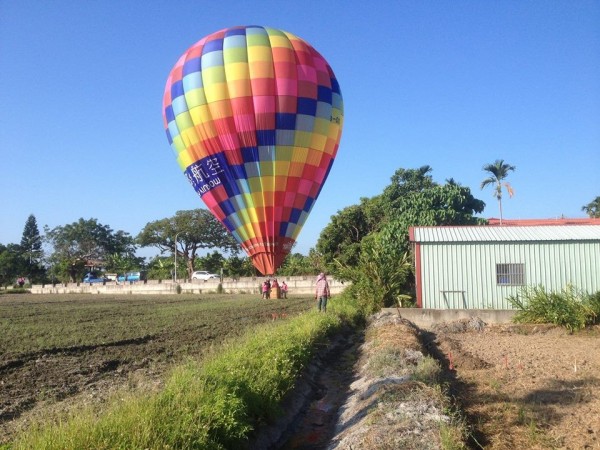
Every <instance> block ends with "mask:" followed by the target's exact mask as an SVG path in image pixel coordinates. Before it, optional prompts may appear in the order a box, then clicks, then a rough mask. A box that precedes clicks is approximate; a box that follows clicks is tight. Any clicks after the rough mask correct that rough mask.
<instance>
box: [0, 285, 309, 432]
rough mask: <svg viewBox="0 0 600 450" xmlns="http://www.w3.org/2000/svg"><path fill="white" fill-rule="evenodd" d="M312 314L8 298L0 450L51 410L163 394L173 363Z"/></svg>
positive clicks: (219, 301) (1, 356)
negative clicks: (123, 393) (135, 392)
mask: <svg viewBox="0 0 600 450" xmlns="http://www.w3.org/2000/svg"><path fill="white" fill-rule="evenodd" d="M313 306H314V305H313V301H312V300H311V299H307V298H299V297H298V298H294V297H292V298H290V299H286V300H260V299H258V297H254V296H250V295H245V296H241V295H239V296H226V295H212V296H211V295H207V296H205V298H198V296H192V295H179V296H174V295H173V296H146V295H140V296H103V295H78V294H70V295H61V296H49V295H44V296H42V295H28V294H20V295H1V296H0V330H1V331H0V444H2V443H6V442H8V441H9V440H10V438H11V436H13V435H14V433H15V432H17V431H18V430H20V429H26V428H27V427H28V426H29V424H30V423H31V421H32V420H35V419H36V418H39V417H45V416H46V415H47V413H48V412H59V413H60V412H62V411H66V410H68V408H70V407H71V406H72V405H75V404H77V405H86V404H87V405H94V406H98V405H100V406H101V405H102V403H103V402H105V401H106V399H107V398H108V397H109V396H110V395H111V394H113V393H114V392H115V391H116V390H117V389H159V388H160V386H161V385H162V382H163V380H164V378H165V375H166V374H167V372H168V370H169V368H170V367H171V366H172V365H173V364H177V363H181V362H182V361H184V360H185V359H186V358H188V357H198V356H201V355H202V354H203V353H204V352H206V351H210V350H211V348H212V346H213V345H214V344H218V343H220V342H223V341H224V340H226V339H228V338H233V337H235V336H238V335H240V334H242V333H243V332H244V330H245V329H246V328H248V327H250V326H253V325H256V324H258V323H263V322H269V321H273V320H281V319H283V318H285V317H291V316H293V315H294V314H299V313H300V312H303V311H306V310H308V309H309V308H311V307H313Z"/></svg>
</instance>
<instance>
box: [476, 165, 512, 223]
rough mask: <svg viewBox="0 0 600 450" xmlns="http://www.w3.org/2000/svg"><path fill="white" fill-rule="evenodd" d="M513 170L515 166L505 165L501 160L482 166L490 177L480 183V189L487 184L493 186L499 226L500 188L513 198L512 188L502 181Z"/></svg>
mask: <svg viewBox="0 0 600 450" xmlns="http://www.w3.org/2000/svg"><path fill="white" fill-rule="evenodd" d="M515 169H516V167H515V166H511V165H510V164H506V163H505V162H504V160H503V159H497V160H496V161H495V162H494V163H493V164H486V165H485V166H483V170H484V171H486V172H488V173H489V174H490V176H489V177H488V178H486V179H485V180H483V181H482V182H481V189H483V188H484V187H486V186H487V185H488V184H491V185H492V186H494V197H496V198H497V199H498V206H499V208H500V225H502V186H504V187H505V188H506V191H507V192H508V196H509V197H512V196H513V189H512V186H511V185H510V184H509V183H507V182H504V183H503V182H502V181H503V180H504V179H505V178H506V177H507V176H508V172H511V171H514V170H515Z"/></svg>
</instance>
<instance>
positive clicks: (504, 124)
mask: <svg viewBox="0 0 600 450" xmlns="http://www.w3.org/2000/svg"><path fill="white" fill-rule="evenodd" d="M235 25H266V26H271V27H275V28H280V29H283V30H286V31H289V32H291V33H293V34H295V35H297V36H299V37H301V38H303V39H305V40H306V41H308V42H309V43H310V44H312V45H313V46H314V47H315V48H316V49H317V50H318V51H319V52H320V53H321V54H322V55H323V56H324V57H325V58H326V59H327V60H328V62H329V63H330V65H331V66H332V68H333V70H334V71H335V73H336V76H337V78H338V80H339V82H340V86H341V89H342V94H343V96H344V107H345V124H344V131H343V135H342V141H341V145H340V149H339V152H338V155H337V158H336V161H335V163H334V165H333V168H332V170H331V173H330V176H329V178H328V180H327V182H326V185H325V187H324V188H323V190H322V192H321V196H320V197H319V199H318V201H317V203H316V205H315V207H314V208H313V211H312V213H311V216H310V217H309V219H308V221H307V222H306V224H305V226H304V228H303V230H302V232H301V233H300V236H299V239H298V244H297V247H296V249H295V251H300V252H302V253H306V252H308V250H309V249H310V248H311V247H314V245H315V243H316V241H317V239H318V236H319V233H320V231H321V230H322V229H323V227H325V226H326V225H327V223H328V222H329V220H330V217H331V215H333V214H335V213H336V212H337V211H339V210H341V209H343V208H344V207H346V206H349V205H352V204H356V203H358V201H359V199H360V198H361V197H371V196H373V195H377V194H379V193H380V192H381V191H382V190H383V188H384V187H385V186H386V185H387V184H388V183H389V180H390V177H391V176H392V174H393V173H394V171H395V170H396V169H398V168H401V167H402V168H417V167H420V166H422V165H425V164H428V165H430V166H431V167H432V168H433V173H432V174H433V177H434V179H435V180H436V181H438V182H444V180H445V179H447V178H450V177H452V178H454V179H455V180H456V181H458V182H460V183H461V184H463V185H465V186H468V187H470V188H471V190H472V192H473V194H474V195H475V196H476V197H477V198H480V199H482V200H484V201H485V202H486V205H487V206H486V209H485V211H484V213H483V216H484V217H498V206H497V203H496V201H495V200H494V198H493V197H492V191H491V189H486V190H484V191H481V190H480V189H479V185H480V183H481V181H482V180H483V179H484V178H485V177H486V174H485V173H484V172H483V171H482V166H483V165H484V164H486V163H491V162H493V161H494V160H496V159H504V160H505V161H506V162H507V163H509V164H513V165H515V166H516V167H517V170H516V171H515V172H514V173H511V174H510V176H509V181H510V182H511V184H512V186H513V188H514V190H515V196H514V197H513V198H512V199H508V198H507V199H506V200H505V201H504V202H503V209H504V217H505V218H554V217H560V216H562V215H564V216H566V217H585V215H584V213H583V212H582V211H581V207H582V206H583V205H585V204H587V203H589V202H590V201H592V200H593V199H594V198H595V197H596V196H598V195H600V176H599V175H598V173H599V169H600V2H598V1H546V0H544V1H527V2H522V1H461V0H458V1H378V2H364V1H354V0H352V1H323V0H321V1H316V0H315V1H313V0H304V1H302V2H282V1H258V0H257V1H254V2H248V1H242V0H239V1H234V0H220V1H185V2H184V1H152V0H150V1H79V0H73V1H66V0H56V1H51V2H43V1H32V0H0V67H1V68H2V70H0V86H1V87H2V88H1V90H0V105H2V107H1V108H0V157H1V158H0V161H1V164H2V170H1V173H0V194H1V195H0V211H1V213H0V243H2V244H8V243H18V242H19V241H20V239H21V235H22V232H23V227H24V225H25V222H26V220H27V217H28V216H29V215H30V214H34V215H35V216H36V219H37V221H38V226H39V227H40V231H42V229H43V227H44V225H48V226H49V227H50V228H53V227H55V226H59V225H66V224H68V223H72V222H75V221H77V220H79V218H84V219H89V218H96V219H98V221H99V222H100V223H102V224H104V225H109V226H110V227H111V228H112V229H113V230H115V231H116V230H124V231H127V232H129V233H130V234H132V235H133V236H135V235H137V234H138V233H139V232H140V230H141V229H142V228H143V227H144V226H145V225H146V224H147V223H148V222H151V221H154V220H158V219H162V218H165V217H171V216H173V215H174V214H175V212H176V211H178V210H186V209H194V208H198V207H203V204H202V202H201V201H200V200H199V198H198V197H197V195H196V194H195V193H194V192H193V190H192V188H191V187H190V186H189V184H188V182H187V181H186V179H185V177H184V176H183V174H182V173H181V172H180V170H179V167H178V165H177V163H176V162H175V158H174V157H173V154H172V151H171V149H170V147H169V145H168V143H167V139H166V136H165V133H164V130H163V127H162V116H161V114H162V111H161V106H162V105H161V102H162V94H163V89H164V85H165V82H166V78H167V76H168V74H169V71H170V69H171V67H172V66H173V65H174V64H175V62H176V60H177V59H178V58H179V56H180V55H181V54H182V53H183V52H184V51H185V50H186V49H187V48H188V47H189V46H190V45H192V44H193V43H195V42H196V41H198V40H199V39H200V38H202V37H203V36H205V35H207V34H210V33H212V32H214V31H217V30H219V29H222V28H226V27H230V26H235ZM140 254H141V255H143V256H145V255H146V254H147V251H142V252H140Z"/></svg>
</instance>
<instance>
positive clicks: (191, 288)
mask: <svg viewBox="0 0 600 450" xmlns="http://www.w3.org/2000/svg"><path fill="white" fill-rule="evenodd" d="M264 280H265V278H253V277H245V278H240V279H239V280H232V279H228V278H226V279H224V280H223V283H221V285H222V291H223V292H225V293H228V294H253V295H259V296H260V295H261V289H260V287H261V285H262V283H263V281H264ZM277 280H278V281H279V283H280V284H281V282H282V281H285V282H286V284H287V285H288V294H289V295H313V294H314V292H315V290H316V281H317V280H316V277H279V278H277ZM328 281H329V288H330V290H331V293H332V294H339V293H340V292H342V291H343V290H344V288H345V287H346V286H347V285H348V284H344V283H342V282H341V281H338V280H336V279H334V278H328ZM179 286H180V287H181V293H182V294H203V293H211V292H218V290H219V280H209V281H194V282H179ZM31 292H32V293H33V294H152V295H159V294H176V293H177V283H175V282H173V281H171V280H163V281H160V282H159V281H157V280H148V281H147V282H133V283H129V282H127V283H120V284H117V283H116V282H114V281H110V282H106V283H105V284H101V283H92V284H84V283H67V284H56V285H54V286H53V285H33V286H32V287H31Z"/></svg>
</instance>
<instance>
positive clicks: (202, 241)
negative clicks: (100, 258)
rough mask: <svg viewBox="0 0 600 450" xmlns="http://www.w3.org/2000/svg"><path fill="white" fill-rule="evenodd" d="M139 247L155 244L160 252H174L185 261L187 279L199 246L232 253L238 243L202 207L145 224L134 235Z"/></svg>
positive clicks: (193, 266) (237, 249)
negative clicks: (137, 233)
mask: <svg viewBox="0 0 600 450" xmlns="http://www.w3.org/2000/svg"><path fill="white" fill-rule="evenodd" d="M136 240H137V242H138V244H139V245H141V246H142V247H150V246H152V247H156V248H158V249H159V250H160V252H161V254H162V253H165V252H171V253H173V254H174V253H175V252H177V258H178V259H179V258H181V260H182V261H184V262H185V265H186V268H187V273H188V278H191V277H192V272H194V270H195V263H196V255H197V253H198V251H199V250H200V249H221V250H225V251H229V252H231V253H233V254H235V253H237V252H238V251H239V246H238V244H237V242H236V241H235V239H234V238H233V236H231V234H230V233H229V232H228V231H227V230H226V229H225V227H223V225H222V224H221V223H220V222H219V221H218V220H217V219H215V217H214V216H213V215H212V214H211V213H210V211H207V210H205V209H193V210H187V211H177V212H176V213H175V216H174V217H168V218H165V219H160V220H156V221H154V222H150V223H147V224H146V226H145V227H144V229H143V230H142V231H141V232H140V234H139V235H138V236H137V238H136Z"/></svg>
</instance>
